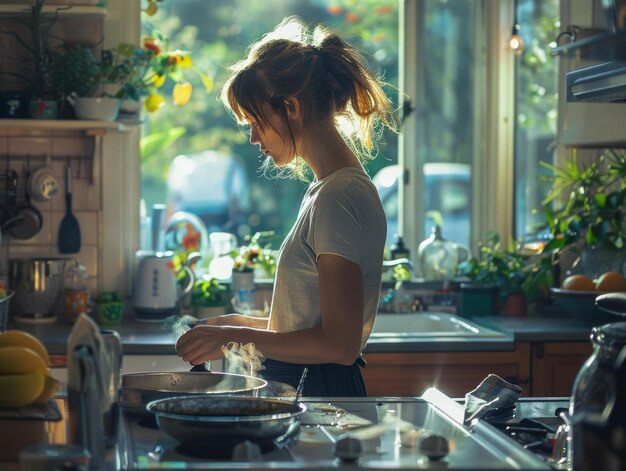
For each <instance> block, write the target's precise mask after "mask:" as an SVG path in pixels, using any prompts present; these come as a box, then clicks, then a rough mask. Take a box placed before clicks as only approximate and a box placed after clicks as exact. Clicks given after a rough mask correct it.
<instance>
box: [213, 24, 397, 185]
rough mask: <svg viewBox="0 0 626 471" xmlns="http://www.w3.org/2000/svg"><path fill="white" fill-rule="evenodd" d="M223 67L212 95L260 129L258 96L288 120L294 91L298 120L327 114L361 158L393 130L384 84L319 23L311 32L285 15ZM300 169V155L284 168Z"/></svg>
mask: <svg viewBox="0 0 626 471" xmlns="http://www.w3.org/2000/svg"><path fill="white" fill-rule="evenodd" d="M231 70H232V74H231V76H230V77H229V78H228V80H227V81H226V83H225V84H224V86H223V88H222V91H221V94H220V99H221V100H222V102H223V103H224V106H225V107H226V108H227V109H228V110H229V111H230V112H231V113H232V114H233V115H234V117H235V119H236V120H237V122H238V123H240V124H244V123H247V120H248V118H250V117H251V118H252V119H254V121H255V122H256V123H257V124H258V125H259V126H260V127H261V129H263V127H265V126H270V127H271V124H270V122H269V119H268V117H267V116H266V114H265V113H264V112H263V105H264V104H265V103H267V104H269V105H270V106H271V107H272V109H273V110H274V111H275V112H277V113H278V114H279V116H281V117H282V119H283V121H284V122H285V123H287V124H289V120H288V119H287V110H286V104H285V100H286V99H287V98H292V97H293V98H297V99H298V101H299V102H300V104H301V109H302V115H303V120H304V122H306V120H309V119H313V120H322V121H325V120H333V121H334V125H335V127H336V129H337V130H338V131H339V132H340V133H341V135H342V136H343V138H344V140H345V141H346V143H347V144H348V145H349V146H350V148H351V149H352V150H353V151H354V153H355V154H356V155H357V157H358V158H359V159H360V160H361V162H364V161H365V160H367V159H372V158H374V156H375V155H374V154H373V152H372V151H373V149H374V141H375V140H377V139H378V138H379V137H380V134H381V133H382V130H383V128H384V127H387V128H389V129H391V130H393V131H396V130H397V122H396V117H395V115H394V110H393V108H392V105H391V102H390V100H389V98H388V97H387V95H386V94H385V92H384V91H383V86H384V85H386V84H385V83H384V82H383V81H382V79H381V77H380V76H378V75H375V74H374V73H373V72H371V71H370V69H369V68H368V66H367V63H366V61H365V59H364V57H363V55H362V54H361V53H360V52H359V51H358V50H357V49H355V48H354V47H352V46H350V45H349V44H347V43H346V42H344V41H343V40H342V39H341V38H340V37H339V36H338V35H337V34H335V33H333V32H331V31H330V30H329V29H328V28H326V27H325V26H322V25H318V26H315V28H314V29H313V31H312V32H311V31H310V30H309V28H308V27H307V26H306V25H305V24H304V23H303V22H302V20H301V19H299V18H296V17H289V18H285V19H284V20H283V21H282V22H281V23H280V24H279V25H278V26H277V27H276V28H275V29H274V31H272V32H270V33H268V34H266V35H265V36H263V38H262V39H261V40H259V41H257V42H255V43H253V44H252V45H251V46H250V48H249V50H248V56H247V57H246V58H245V59H243V60H241V61H239V62H237V63H235V64H234V65H233V66H232V67H231ZM288 129H289V131H290V134H291V136H290V137H291V141H292V146H293V148H294V149H295V138H294V135H293V132H292V130H291V127H288ZM270 160H271V159H267V160H266V164H264V165H265V169H267V164H268V163H269V161H270ZM305 168H306V164H305V163H304V161H303V160H302V159H301V158H296V159H295V160H294V162H292V163H291V164H290V165H289V167H288V169H289V170H290V172H289V173H290V174H291V175H295V176H297V177H300V178H302V176H303V175H304V172H305Z"/></svg>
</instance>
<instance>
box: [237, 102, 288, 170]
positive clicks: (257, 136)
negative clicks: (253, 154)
mask: <svg viewBox="0 0 626 471" xmlns="http://www.w3.org/2000/svg"><path fill="white" fill-rule="evenodd" d="M263 112H264V114H265V116H267V118H268V121H269V124H268V125H265V126H263V127H261V126H260V125H259V123H258V122H257V121H256V120H254V119H253V118H252V117H251V116H248V124H249V126H250V144H252V145H258V146H259V147H260V149H261V152H262V153H263V154H264V155H265V156H267V157H270V158H271V159H272V161H273V162H274V165H276V166H277V167H283V166H285V165H287V164H289V163H290V162H291V161H292V160H293V159H294V158H295V155H296V153H295V149H294V148H293V144H292V141H291V136H290V133H289V128H288V126H287V124H286V123H285V122H284V121H283V119H282V117H281V115H280V114H278V113H277V112H276V111H275V110H274V109H273V108H272V107H271V106H270V105H269V104H265V105H264V106H263Z"/></svg>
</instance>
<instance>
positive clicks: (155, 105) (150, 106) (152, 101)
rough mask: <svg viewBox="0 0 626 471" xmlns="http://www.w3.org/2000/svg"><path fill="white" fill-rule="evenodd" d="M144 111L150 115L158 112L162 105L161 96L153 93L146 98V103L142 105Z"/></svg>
mask: <svg viewBox="0 0 626 471" xmlns="http://www.w3.org/2000/svg"><path fill="white" fill-rule="evenodd" d="M144 105H145V107H146V110H147V111H148V112H150V113H152V112H154V111H156V110H158V109H159V108H160V107H161V106H162V105H163V97H162V96H161V95H157V94H156V93H153V94H152V95H149V96H148V98H146V102H145V103H144Z"/></svg>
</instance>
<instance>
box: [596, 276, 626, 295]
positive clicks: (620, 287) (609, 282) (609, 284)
mask: <svg viewBox="0 0 626 471" xmlns="http://www.w3.org/2000/svg"><path fill="white" fill-rule="evenodd" d="M596 289H597V290H598V291H626V278H624V275H622V274H621V273H618V272H615V271H609V272H606V273H604V274H602V275H601V276H600V278H598V283H596Z"/></svg>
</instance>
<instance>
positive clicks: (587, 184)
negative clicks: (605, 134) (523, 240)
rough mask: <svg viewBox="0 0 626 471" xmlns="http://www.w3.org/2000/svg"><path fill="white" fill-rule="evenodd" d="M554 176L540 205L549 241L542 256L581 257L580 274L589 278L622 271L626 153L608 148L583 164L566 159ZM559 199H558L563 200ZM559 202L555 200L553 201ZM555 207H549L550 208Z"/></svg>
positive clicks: (625, 240) (625, 236) (624, 238)
mask: <svg viewBox="0 0 626 471" xmlns="http://www.w3.org/2000/svg"><path fill="white" fill-rule="evenodd" d="M541 164H542V165H543V166H544V167H546V168H549V169H550V170H552V171H553V172H554V175H553V176H552V177H551V178H550V180H551V181H552V183H553V187H552V190H551V191H550V192H549V193H548V195H547V196H546V198H545V200H544V201H543V207H544V214H545V217H546V224H547V227H548V230H549V232H550V235H551V240H550V241H549V242H548V244H547V245H546V246H545V248H544V252H557V253H562V252H563V251H565V250H574V251H581V252H582V271H583V273H584V274H586V275H588V276H590V277H591V278H596V277H597V276H598V275H600V274H602V273H605V272H608V271H617V272H623V270H624V262H625V258H626V257H625V254H624V244H625V242H626V223H625V220H626V211H625V207H626V152H624V151H623V150H615V149H609V150H607V151H606V152H605V153H604V154H603V155H602V156H600V158H599V159H598V160H596V161H594V162H592V163H591V164H589V165H586V166H584V165H580V164H579V163H578V161H577V158H576V153H573V155H572V159H571V160H570V161H568V162H566V163H565V165H564V166H563V167H562V168H560V167H557V166H555V165H551V164H548V163H545V162H541ZM563 196H564V198H563ZM559 198H561V199H559ZM557 202H560V203H561V204H560V205H559V206H558V207H556V208H553V207H552V206H551V203H552V204H554V203H557Z"/></svg>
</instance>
